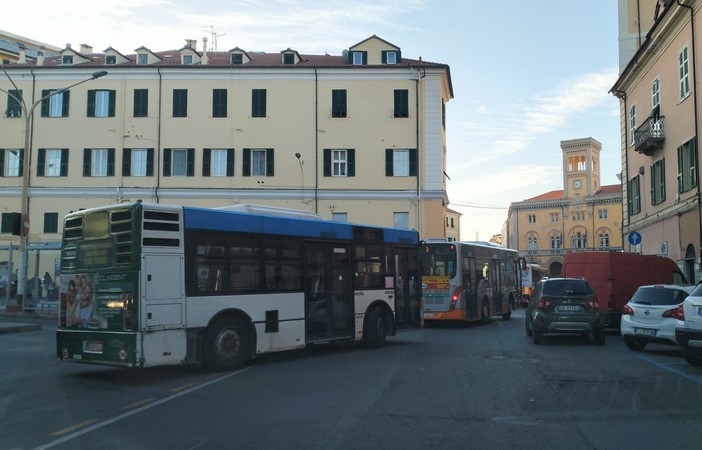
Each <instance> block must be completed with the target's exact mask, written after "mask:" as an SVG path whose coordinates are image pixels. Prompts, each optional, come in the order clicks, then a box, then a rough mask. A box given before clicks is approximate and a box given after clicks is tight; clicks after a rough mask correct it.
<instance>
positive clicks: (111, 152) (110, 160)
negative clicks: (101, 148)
mask: <svg viewBox="0 0 702 450" xmlns="http://www.w3.org/2000/svg"><path fill="white" fill-rule="evenodd" d="M107 176H108V177H114V176H115V149H114V148H108V149H107Z"/></svg>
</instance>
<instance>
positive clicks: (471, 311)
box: [461, 256, 481, 320]
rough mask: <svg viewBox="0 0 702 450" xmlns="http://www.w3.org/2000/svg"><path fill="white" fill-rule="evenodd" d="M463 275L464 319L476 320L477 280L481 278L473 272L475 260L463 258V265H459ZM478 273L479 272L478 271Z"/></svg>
mask: <svg viewBox="0 0 702 450" xmlns="http://www.w3.org/2000/svg"><path fill="white" fill-rule="evenodd" d="M461 268H462V270H463V273H462V274H461V277H462V279H463V298H464V300H465V307H466V319H467V320H470V319H477V318H478V280H480V278H481V277H479V276H477V275H478V273H477V272H476V270H475V258H471V257H468V256H463V264H461ZM478 271H479V270H478Z"/></svg>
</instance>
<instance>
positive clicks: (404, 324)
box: [386, 248, 422, 329]
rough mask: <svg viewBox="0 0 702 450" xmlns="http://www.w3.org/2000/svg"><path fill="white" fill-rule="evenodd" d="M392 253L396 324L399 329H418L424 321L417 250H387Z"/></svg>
mask: <svg viewBox="0 0 702 450" xmlns="http://www.w3.org/2000/svg"><path fill="white" fill-rule="evenodd" d="M386 252H392V255H393V263H394V264H393V268H394V278H395V323H396V324H397V327H398V328H399V329H403V328H416V327H418V326H419V325H420V323H421V320H422V317H421V315H422V311H421V305H420V302H419V298H420V293H419V277H418V273H417V259H418V255H417V250H416V249H407V248H395V249H393V250H390V249H386Z"/></svg>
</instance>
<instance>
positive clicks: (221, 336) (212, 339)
mask: <svg viewBox="0 0 702 450" xmlns="http://www.w3.org/2000/svg"><path fill="white" fill-rule="evenodd" d="M202 356H203V360H204V363H205V365H206V366H207V367H209V368H211V369H214V370H232V369H236V368H239V367H241V366H243V365H244V364H246V362H248V361H249V359H250V357H251V334H250V333H249V328H248V327H247V326H246V324H245V323H244V322H242V321H241V320H240V319H236V318H234V317H224V318H222V319H219V320H218V321H216V322H215V323H214V324H212V325H211V326H210V327H209V328H208V329H207V331H205V336H204V340H203V350H202Z"/></svg>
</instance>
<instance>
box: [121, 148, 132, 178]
mask: <svg viewBox="0 0 702 450" xmlns="http://www.w3.org/2000/svg"><path fill="white" fill-rule="evenodd" d="M131 174H132V149H131V148H125V149H123V150H122V176H123V177H128V176H130V175H131Z"/></svg>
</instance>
